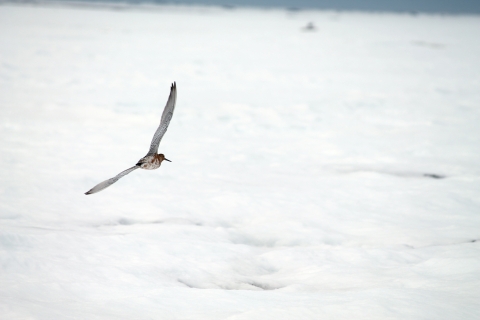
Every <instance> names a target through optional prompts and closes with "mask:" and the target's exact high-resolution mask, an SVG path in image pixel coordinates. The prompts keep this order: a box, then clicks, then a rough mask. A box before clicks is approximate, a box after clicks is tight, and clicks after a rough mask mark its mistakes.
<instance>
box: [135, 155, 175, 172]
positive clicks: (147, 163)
mask: <svg viewBox="0 0 480 320" xmlns="http://www.w3.org/2000/svg"><path fill="white" fill-rule="evenodd" d="M163 160H165V156H164V155H163V154H155V155H153V156H145V157H143V158H142V159H140V160H138V163H137V166H140V169H145V170H155V169H158V168H160V165H161V164H162V161H163ZM167 161H168V160H167Z"/></svg>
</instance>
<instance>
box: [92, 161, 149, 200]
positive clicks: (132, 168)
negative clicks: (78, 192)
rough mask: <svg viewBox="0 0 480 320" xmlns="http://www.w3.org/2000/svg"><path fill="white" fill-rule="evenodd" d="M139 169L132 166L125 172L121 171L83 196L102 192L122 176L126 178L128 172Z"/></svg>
mask: <svg viewBox="0 0 480 320" xmlns="http://www.w3.org/2000/svg"><path fill="white" fill-rule="evenodd" d="M138 168H140V167H139V166H134V167H131V168H128V169H127V170H125V171H122V172H120V173H119V174H117V175H116V176H115V177H113V178H110V179H108V180H105V181H103V182H100V183H99V184H97V185H96V186H95V187H93V188H92V189H90V190H88V191H87V192H85V194H92V193H97V192H99V191H102V190H103V189H105V188H108V187H110V186H111V185H112V184H114V183H115V182H117V181H118V179H120V178H122V177H123V176H126V175H127V174H129V173H130V172H132V171H134V170H136V169H138Z"/></svg>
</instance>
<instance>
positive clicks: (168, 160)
mask: <svg viewBox="0 0 480 320" xmlns="http://www.w3.org/2000/svg"><path fill="white" fill-rule="evenodd" d="M163 160H166V161H168V162H172V161H170V160H168V159H167V158H163Z"/></svg>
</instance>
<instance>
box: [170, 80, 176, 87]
mask: <svg viewBox="0 0 480 320" xmlns="http://www.w3.org/2000/svg"><path fill="white" fill-rule="evenodd" d="M171 89H177V83H176V82H175V81H173V83H172V87H171Z"/></svg>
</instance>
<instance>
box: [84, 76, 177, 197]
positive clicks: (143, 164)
mask: <svg viewBox="0 0 480 320" xmlns="http://www.w3.org/2000/svg"><path fill="white" fill-rule="evenodd" d="M176 100H177V85H176V83H175V82H174V83H172V86H171V87H170V96H169V97H168V101H167V105H166V106H165V109H164V110H163V113H162V118H161V120H160V125H159V126H158V128H157V131H155V134H154V135H153V139H152V143H150V150H148V153H147V155H146V156H145V157H143V158H142V159H140V160H138V162H137V164H136V165H134V166H133V167H131V168H128V169H127V170H125V171H122V172H120V173H119V174H117V175H116V176H115V177H113V178H110V179H108V180H105V181H103V182H100V183H99V184H97V185H96V186H95V187H93V188H92V189H90V190H88V191H87V192H85V194H92V193H97V192H99V191H102V190H103V189H105V188H108V187H110V186H111V185H112V184H114V183H115V182H117V181H118V180H119V179H120V178H122V177H124V176H126V175H127V174H129V173H130V172H132V171H134V170H137V169H145V170H154V169H158V168H159V167H160V165H161V164H162V161H163V160H166V161H169V162H171V161H170V160H168V159H167V158H165V156H164V155H163V154H161V153H160V154H158V153H157V152H158V146H159V145H160V141H161V140H162V138H163V135H164V134H165V132H167V128H168V124H169V123H170V120H171V119H172V116H173V110H174V109H175V102H176Z"/></svg>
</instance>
